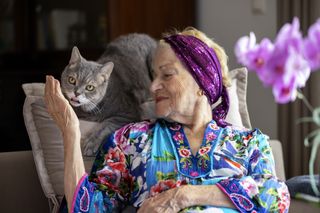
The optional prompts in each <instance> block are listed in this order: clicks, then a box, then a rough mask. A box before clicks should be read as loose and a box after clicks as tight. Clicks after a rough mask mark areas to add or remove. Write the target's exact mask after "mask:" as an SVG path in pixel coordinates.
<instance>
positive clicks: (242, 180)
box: [72, 120, 290, 212]
mask: <svg viewBox="0 0 320 213" xmlns="http://www.w3.org/2000/svg"><path fill="white" fill-rule="evenodd" d="M267 139H268V138H267V136H265V135H264V134H262V133H261V131H260V130H258V129H255V130H244V129H242V130H239V129H235V128H233V127H230V126H228V127H225V128H222V127H219V126H218V125H217V124H216V122H215V121H211V122H210V123H209V124H208V126H207V128H206V130H205V134H204V138H203V141H202V144H201V146H200V148H199V150H198V152H197V153H196V154H195V155H193V154H192V153H191V150H190V146H189V143H188V140H187V137H186V135H185V133H184V130H183V126H182V125H180V124H178V123H169V122H167V121H164V120H157V121H156V122H146V121H145V122H140V123H132V124H128V125H126V126H124V127H123V128H121V129H119V130H117V131H116V132H115V133H114V134H112V135H111V136H110V137H108V139H106V141H105V142H104V143H103V145H102V146H101V147H100V151H99V152H98V154H97V157H96V160H95V162H94V165H93V168H92V171H91V174H90V176H88V175H87V174H85V175H84V176H83V177H82V178H81V180H80V181H79V183H78V186H77V189H76V191H75V194H74V198H73V203H72V209H73V211H74V212H116V211H120V210H121V209H123V208H124V207H126V206H128V205H133V206H134V207H137V208H138V207H139V206H140V205H142V203H143V201H144V200H145V199H147V198H148V197H150V196H155V195H156V194H158V193H161V192H162V191H165V190H168V189H171V188H175V187H179V186H181V185H184V184H192V185H212V184H215V185H216V186H218V187H219V188H220V189H221V190H222V191H223V192H224V193H225V194H226V195H227V196H228V197H229V198H230V200H231V201H232V202H233V204H234V205H235V207H236V208H237V210H236V209H229V208H222V207H217V206H192V207H190V208H187V209H184V210H182V212H194V211H197V212H199V211H200V212H201V211H208V210H211V209H212V210H213V209H215V210H220V212H288V209H289V203H290V197H289V193H288V189H287V186H286V185H285V184H284V183H283V182H282V181H280V180H278V179H277V177H276V174H275V168H274V160H273V156H272V152H271V148H270V145H269V143H268V141H267Z"/></svg>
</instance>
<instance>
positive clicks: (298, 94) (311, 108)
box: [297, 89, 314, 113]
mask: <svg viewBox="0 0 320 213" xmlns="http://www.w3.org/2000/svg"><path fill="white" fill-rule="evenodd" d="M297 97H298V98H299V99H301V100H302V101H303V103H304V104H305V105H306V107H307V108H308V110H309V111H310V112H311V113H312V112H313V110H314V108H313V107H312V106H311V104H310V102H309V101H308V100H307V99H306V97H305V96H304V94H303V93H302V91H301V90H300V89H298V90H297Z"/></svg>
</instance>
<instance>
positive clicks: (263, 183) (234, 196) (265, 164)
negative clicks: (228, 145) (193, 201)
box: [217, 130, 290, 212]
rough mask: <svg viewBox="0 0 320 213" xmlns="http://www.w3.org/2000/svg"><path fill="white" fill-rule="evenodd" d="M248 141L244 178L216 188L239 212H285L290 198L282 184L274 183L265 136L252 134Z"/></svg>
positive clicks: (276, 180)
mask: <svg viewBox="0 0 320 213" xmlns="http://www.w3.org/2000/svg"><path fill="white" fill-rule="evenodd" d="M246 138H250V139H249V141H248V152H249V166H248V174H247V176H243V177H240V178H234V177H232V178H228V179H224V180H222V181H220V182H219V183H218V184H217V186H218V187H219V188H220V189H221V190H222V191H223V192H224V193H225V194H226V195H227V196H228V197H229V198H230V199H231V201H232V202H233V204H234V205H235V206H236V207H237V208H238V210H240V212H288V210H289V204H290V195H289V192H288V188H287V186H286V185H285V183H284V182H282V181H281V180H279V179H277V177H276V174H275V165H274V159H273V155H272V152H271V147H270V145H269V142H268V140H267V136H265V135H264V134H262V133H261V132H260V130H254V131H253V132H251V133H249V134H248V135H247V136H246Z"/></svg>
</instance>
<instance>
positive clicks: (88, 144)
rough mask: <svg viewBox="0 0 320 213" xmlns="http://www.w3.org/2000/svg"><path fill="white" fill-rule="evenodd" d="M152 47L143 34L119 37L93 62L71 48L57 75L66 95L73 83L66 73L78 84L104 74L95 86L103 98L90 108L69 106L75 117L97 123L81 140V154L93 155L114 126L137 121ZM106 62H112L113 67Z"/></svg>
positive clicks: (148, 79) (147, 83)
mask: <svg viewBox="0 0 320 213" xmlns="http://www.w3.org/2000/svg"><path fill="white" fill-rule="evenodd" d="M156 46H157V43H156V41H155V40H154V39H153V38H151V37H150V36H148V35H145V34H136V33H134V34H129V35H126V36H120V37H119V38H118V39H116V40H114V41H112V42H111V43H109V44H108V45H107V47H106V50H105V52H104V53H103V55H102V56H101V57H100V58H99V59H98V60H97V62H93V61H87V60H86V59H84V58H83V57H82V56H81V55H80V53H79V51H78V49H77V48H76V47H74V48H73V51H72V56H71V59H70V62H69V64H68V65H67V66H66V68H65V69H64V71H63V72H62V75H61V88H62V92H63V93H64V95H65V96H66V97H67V95H66V93H67V92H68V90H69V92H70V90H73V91H74V90H75V89H74V88H75V86H73V85H70V84H69V83H68V76H69V75H70V74H72V73H73V74H74V73H77V80H79V81H80V84H85V83H84V82H87V81H88V78H97V79H98V77H97V76H100V79H101V76H104V77H105V81H104V82H103V85H102V86H101V88H100V87H99V88H100V91H99V92H100V95H101V97H102V95H103V97H102V99H101V100H100V101H99V102H98V103H95V104H96V105H97V106H96V107H95V108H94V109H91V110H89V111H88V110H87V109H86V107H84V106H79V107H73V108H74V110H75V112H76V114H77V115H78V117H79V118H81V119H84V120H88V121H97V122H99V124H98V126H97V128H95V130H94V131H93V132H92V133H90V135H89V137H87V139H86V141H84V143H82V150H83V154H84V155H85V156H93V155H95V153H96V151H97V150H98V148H99V145H100V144H101V142H102V141H103V140H104V139H105V138H106V137H107V135H109V134H110V133H112V132H113V131H114V130H116V129H117V128H120V127H122V126H123V125H125V124H127V123H130V122H134V121H138V120H141V117H142V113H143V112H142V111H143V109H142V108H141V107H140V105H141V104H142V103H146V102H147V101H148V99H150V93H149V86H150V83H151V81H152V75H151V59H152V55H153V52H154V50H155V48H156ZM110 62H112V63H113V64H114V67H113V70H111V69H112V63H110ZM111 71H112V72H111ZM110 72H111V74H110ZM101 73H104V74H101ZM72 86H73V87H74V88H72ZM76 86H77V85H76ZM77 89H78V90H79V87H77ZM96 90H97V91H98V87H97V88H96ZM67 99H69V98H68V97H67ZM69 101H70V100H69Z"/></svg>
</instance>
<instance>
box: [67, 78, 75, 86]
mask: <svg viewBox="0 0 320 213" xmlns="http://www.w3.org/2000/svg"><path fill="white" fill-rule="evenodd" d="M68 82H69V84H73V85H75V84H76V79H75V78H74V77H71V76H69V77H68Z"/></svg>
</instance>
